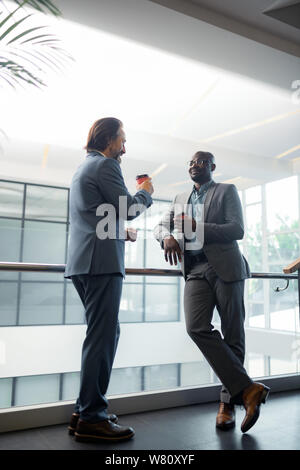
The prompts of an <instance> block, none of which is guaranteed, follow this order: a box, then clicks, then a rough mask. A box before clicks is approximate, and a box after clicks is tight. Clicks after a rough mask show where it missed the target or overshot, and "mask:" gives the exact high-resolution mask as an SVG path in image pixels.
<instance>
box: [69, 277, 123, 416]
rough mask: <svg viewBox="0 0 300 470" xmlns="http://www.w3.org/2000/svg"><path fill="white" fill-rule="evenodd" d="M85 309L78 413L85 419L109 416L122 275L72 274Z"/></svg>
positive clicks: (118, 332)
mask: <svg viewBox="0 0 300 470" xmlns="http://www.w3.org/2000/svg"><path fill="white" fill-rule="evenodd" d="M72 282H73V284H74V286H75V288H76V290H77V292H78V294H79V296H80V298H81V301H82V303H83V306H84V308H85V315H86V322H87V330H86V337H85V340H84V342H83V346H82V358H81V375H80V392H79V397H78V399H77V402H76V405H75V412H76V413H80V418H81V419H83V420H84V421H88V422H91V423H96V422H98V421H102V420H104V419H106V418H107V411H106V410H107V406H108V402H107V399H106V398H105V394H106V391H107V388H108V384H109V380H110V375H111V370H112V366H113V361H114V357H115V353H116V349H117V345H118V340H119V335H120V325H119V320H118V315H119V307H120V300H121V294H122V285H123V277H122V275H121V274H118V273H116V274H107V275H106V274H105V275H94V276H92V275H89V274H81V275H76V276H72Z"/></svg>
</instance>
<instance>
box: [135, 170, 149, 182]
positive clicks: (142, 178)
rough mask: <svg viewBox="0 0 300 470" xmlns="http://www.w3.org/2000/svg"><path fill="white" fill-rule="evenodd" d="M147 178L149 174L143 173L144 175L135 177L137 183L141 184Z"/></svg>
mask: <svg viewBox="0 0 300 470" xmlns="http://www.w3.org/2000/svg"><path fill="white" fill-rule="evenodd" d="M148 178H149V175H147V174H146V173H145V174H144V175H137V176H136V178H135V179H136V182H137V184H142V183H143V182H144V181H146V180H147V179H148Z"/></svg>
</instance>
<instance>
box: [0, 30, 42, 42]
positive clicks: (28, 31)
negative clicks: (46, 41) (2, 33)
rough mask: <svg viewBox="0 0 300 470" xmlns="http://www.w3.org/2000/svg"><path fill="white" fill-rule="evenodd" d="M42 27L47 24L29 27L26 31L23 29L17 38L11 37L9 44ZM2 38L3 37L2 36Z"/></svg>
mask: <svg viewBox="0 0 300 470" xmlns="http://www.w3.org/2000/svg"><path fill="white" fill-rule="evenodd" d="M42 28H46V26H36V27H35V28H30V29H27V30H26V31H23V32H22V33H20V34H18V36H16V37H15V38H13V39H11V40H10V41H9V42H8V43H7V44H11V43H13V42H15V41H17V40H18V39H21V38H22V37H23V36H25V35H26V34H30V33H32V32H33V31H36V30H37V29H42ZM0 40H1V38H0Z"/></svg>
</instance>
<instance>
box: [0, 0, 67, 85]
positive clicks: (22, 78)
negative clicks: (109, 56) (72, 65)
mask: <svg viewBox="0 0 300 470" xmlns="http://www.w3.org/2000/svg"><path fill="white" fill-rule="evenodd" d="M14 1H15V3H17V5H18V7H17V8H16V9H15V10H14V11H13V12H12V13H9V14H8V15H7V16H6V17H5V18H4V19H3V20H2V21H1V22H0V41H1V42H2V43H3V42H6V44H5V50H4V52H5V56H6V57H5V58H3V57H2V58H1V57H0V59H2V61H1V60H0V78H1V76H2V78H3V80H5V81H6V82H7V83H9V84H10V86H13V87H15V84H16V82H18V81H19V84H20V85H21V84H24V83H27V84H30V85H34V86H38V87H40V86H45V83H44V81H43V79H42V77H41V73H42V74H43V73H44V72H46V71H47V69H50V70H53V71H62V69H63V68H64V67H65V64H66V61H69V60H74V59H73V58H72V57H71V55H70V54H68V53H67V52H66V51H64V50H63V49H62V48H60V47H58V44H59V42H60V40H59V39H58V38H56V37H55V35H53V34H49V33H45V34H38V35H36V34H34V33H35V32H36V31H38V30H40V29H42V28H45V26H36V27H32V28H28V29H25V30H23V31H21V32H19V33H17V34H16V35H15V36H14V37H12V38H10V37H11V36H12V34H13V33H14V32H15V31H17V30H16V28H18V27H20V26H23V25H24V24H25V22H26V20H28V19H29V18H30V17H31V16H32V14H29V15H26V16H24V17H23V18H20V19H18V20H17V21H15V22H14V23H13V24H11V25H9V24H8V26H6V23H7V22H8V21H9V20H11V19H12V17H13V15H14V14H15V13H16V12H17V10H19V9H21V8H22V7H23V6H25V5H27V6H30V7H33V8H34V9H36V10H38V11H40V12H43V13H44V12H45V11H46V12H47V11H50V12H51V13H52V14H53V15H55V16H58V15H60V11H59V10H58V8H56V7H55V5H54V4H53V3H52V2H51V1H49V0H24V1H20V0H14ZM1 13H2V12H1ZM1 13H0V14H1ZM3 27H4V28H5V27H6V29H5V30H4V31H3V32H2V34H1V29H2V30H3ZM2 56H3V51H2ZM3 59H4V60H3ZM17 61H18V62H17Z"/></svg>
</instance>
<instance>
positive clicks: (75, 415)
mask: <svg viewBox="0 0 300 470" xmlns="http://www.w3.org/2000/svg"><path fill="white" fill-rule="evenodd" d="M108 419H109V421H111V422H112V423H117V422H118V417H117V416H116V415H115V414H110V415H108ZM78 420H79V413H73V414H72V416H71V420H70V424H69V426H68V430H69V434H70V436H74V434H75V430H76V426H77V423H78Z"/></svg>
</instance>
